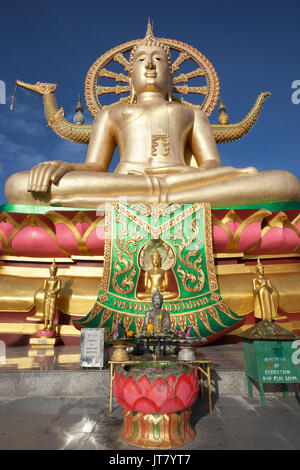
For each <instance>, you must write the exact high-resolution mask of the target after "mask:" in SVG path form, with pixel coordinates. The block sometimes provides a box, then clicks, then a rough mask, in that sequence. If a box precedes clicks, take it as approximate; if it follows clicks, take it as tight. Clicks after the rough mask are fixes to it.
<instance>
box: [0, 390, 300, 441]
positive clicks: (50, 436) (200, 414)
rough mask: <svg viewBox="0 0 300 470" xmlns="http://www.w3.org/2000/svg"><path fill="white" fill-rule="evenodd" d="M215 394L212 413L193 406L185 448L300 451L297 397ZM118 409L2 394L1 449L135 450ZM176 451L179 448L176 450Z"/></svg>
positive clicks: (101, 402) (89, 401) (103, 402)
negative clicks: (264, 401)
mask: <svg viewBox="0 0 300 470" xmlns="http://www.w3.org/2000/svg"><path fill="white" fill-rule="evenodd" d="M267 405H268V406H267V407H262V406H261V404H260V400H259V399H251V400H250V399H248V398H243V397H219V398H218V399H217V400H216V399H215V400H214V404H213V413H212V414H209V413H208V412H207V403H206V400H204V401H201V400H198V402H196V404H195V405H194V406H193V413H192V418H191V420H192V424H193V425H194V426H195V430H196V437H195V439H194V440H193V441H192V442H190V443H189V444H187V445H185V446H184V449H187V450H192V449H198V450H232V449H268V450H279V449H282V450H292V449H298V450H300V438H299V429H300V405H299V402H298V401H297V398H295V397H294V398H291V397H289V398H285V399H283V398H275V397H272V398H268V399H267ZM121 411H122V410H121V408H120V407H119V406H118V405H117V404H116V403H114V407H113V412H112V413H111V414H110V413H109V411H108V400H107V399H103V398H98V397H84V398H82V397H72V398H70V397H68V398H62V397H60V398H53V397H51V398H18V399H13V398H1V399H0V449H1V450H4V449H6V450H14V449H31V450H47V449H57V450H59V449H60V450H64V449H66V450H67V449H68V450H70V449H74V450H79V449H81V450H92V449H93V450H96V449H97V450H103V449H107V450H116V449H117V450H122V449H124V450H125V449H128V450H136V449H137V448H136V447H133V446H129V445H126V444H124V443H123V442H122V441H121V440H120V438H119V433H120V429H121V426H122V421H123V418H122V413H121ZM178 450H180V448H178Z"/></svg>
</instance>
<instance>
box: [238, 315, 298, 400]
mask: <svg viewBox="0 0 300 470" xmlns="http://www.w3.org/2000/svg"><path fill="white" fill-rule="evenodd" d="M241 337H242V338H243V347H244V361H245V372H246V376H247V382H248V393H249V397H252V396H253V394H252V382H251V380H255V381H256V382H258V385H259V391H260V398H261V402H262V404H263V405H266V399H265V394H264V386H263V384H264V383H279V384H282V385H283V393H284V395H285V396H286V395H287V384H288V383H300V358H299V355H300V354H299V348H300V341H299V337H298V336H297V335H295V334H294V333H292V332H290V331H289V330H286V329H285V328H282V327H281V326H279V325H277V324H275V323H272V322H271V321H269V320H263V321H261V322H259V323H257V324H256V325H255V326H253V327H252V328H249V329H248V330H247V331H246V332H245V333H244V334H243V335H241Z"/></svg>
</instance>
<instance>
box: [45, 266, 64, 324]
mask: <svg viewBox="0 0 300 470" xmlns="http://www.w3.org/2000/svg"><path fill="white" fill-rule="evenodd" d="M49 271H50V277H49V278H48V279H45V281H44V286H43V291H44V292H45V297H44V308H43V313H44V318H43V321H44V331H52V330H54V327H53V321H54V318H55V313H56V304H57V297H58V293H59V291H60V289H61V280H60V279H58V278H57V277H56V273H57V266H56V264H55V260H53V263H52V264H51V266H50V268H49Z"/></svg>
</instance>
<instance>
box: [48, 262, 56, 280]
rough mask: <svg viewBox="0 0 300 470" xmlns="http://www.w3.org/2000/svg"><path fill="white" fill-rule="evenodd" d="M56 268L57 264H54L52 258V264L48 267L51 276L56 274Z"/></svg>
mask: <svg viewBox="0 0 300 470" xmlns="http://www.w3.org/2000/svg"><path fill="white" fill-rule="evenodd" d="M57 269H58V268H57V266H56V263H55V259H54V260H53V262H52V264H51V266H50V268H49V271H50V275H51V277H54V276H56V273H57Z"/></svg>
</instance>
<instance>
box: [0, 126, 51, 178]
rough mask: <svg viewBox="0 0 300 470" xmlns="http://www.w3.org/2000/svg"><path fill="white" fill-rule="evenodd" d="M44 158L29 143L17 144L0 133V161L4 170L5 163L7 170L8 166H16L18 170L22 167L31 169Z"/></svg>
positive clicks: (15, 168)
mask: <svg viewBox="0 0 300 470" xmlns="http://www.w3.org/2000/svg"><path fill="white" fill-rule="evenodd" d="M44 160H45V158H43V156H42V155H40V154H38V153H37V152H36V151H35V150H34V149H33V148H32V147H30V146H29V145H22V144H17V143H15V142H12V141H11V140H9V139H8V138H7V137H6V136H5V135H3V134H0V161H1V163H2V171H3V168H4V167H3V165H4V164H5V167H6V168H5V170H6V171H7V167H14V170H15V171H18V169H19V168H20V167H22V168H24V169H30V168H32V167H33V166H34V165H36V164H37V163H39V162H42V161H44ZM2 171H1V172H2Z"/></svg>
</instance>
